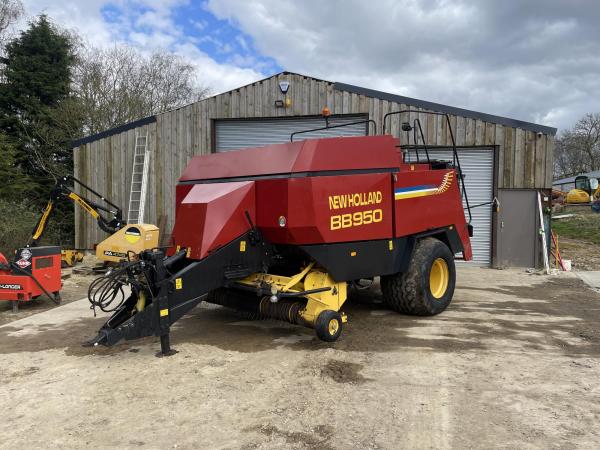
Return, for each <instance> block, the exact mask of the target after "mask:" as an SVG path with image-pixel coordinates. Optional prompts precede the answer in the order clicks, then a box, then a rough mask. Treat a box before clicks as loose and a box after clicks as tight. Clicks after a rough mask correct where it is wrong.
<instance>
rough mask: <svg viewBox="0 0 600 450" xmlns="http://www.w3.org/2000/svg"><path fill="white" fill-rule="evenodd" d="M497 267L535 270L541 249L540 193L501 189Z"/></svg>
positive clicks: (526, 190) (528, 190) (527, 190)
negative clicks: (539, 244)
mask: <svg viewBox="0 0 600 450" xmlns="http://www.w3.org/2000/svg"><path fill="white" fill-rule="evenodd" d="M498 199H499V200H500V214H499V216H498V241H497V245H498V247H497V255H498V258H497V264H496V265H497V266H500V267H502V266H509V267H535V266H536V251H537V248H538V244H537V241H538V240H539V236H538V233H537V231H538V220H537V215H538V205H537V191H535V190H532V189H500V190H499V191H498Z"/></svg>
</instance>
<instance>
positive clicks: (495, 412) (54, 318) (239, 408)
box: [0, 267, 600, 449]
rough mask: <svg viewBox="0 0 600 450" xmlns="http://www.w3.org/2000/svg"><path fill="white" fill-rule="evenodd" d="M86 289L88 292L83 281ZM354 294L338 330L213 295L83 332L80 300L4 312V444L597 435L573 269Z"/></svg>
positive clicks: (597, 398) (524, 439) (547, 440)
mask: <svg viewBox="0 0 600 450" xmlns="http://www.w3.org/2000/svg"><path fill="white" fill-rule="evenodd" d="M82 296H83V292H82ZM379 298H380V297H379V293H378V292H377V288H373V289H372V290H371V291H367V292H360V293H356V292H353V293H352V294H351V301H350V303H349V304H348V305H347V307H346V308H345V311H346V312H347V313H348V316H349V320H350V323H349V324H348V326H347V327H346V328H345V330H344V334H343V336H342V337H341V338H340V340H339V341H338V342H336V343H334V344H332V345H331V344H325V343H322V342H320V341H318V340H316V338H315V337H314V334H313V331H312V330H309V329H305V328H300V327H295V326H291V325H287V324H283V323H279V322H273V321H258V322H244V321H239V319H238V318H237V316H236V314H235V313H234V312H232V311H229V310H227V309H225V308H220V307H211V306H204V305H202V306H201V307H199V308H197V309H195V310H194V311H193V312H192V313H191V314H189V315H188V316H186V317H185V318H184V319H182V320H180V321H179V322H178V323H177V324H176V326H175V327H174V328H173V332H172V334H171V338H172V345H173V347H174V348H176V349H177V350H178V351H179V353H177V354H176V355H174V356H171V357H168V358H156V357H155V356H154V355H155V353H156V352H157V350H158V349H159V343H158V342H157V340H156V339H153V338H149V339H144V340H140V341H135V342H129V343H123V344H120V345H117V346H115V347H112V348H109V349H106V348H95V349H86V348H82V347H80V345H79V343H80V342H81V341H82V340H84V339H85V338H87V337H90V336H92V335H93V334H94V332H95V330H96V329H97V328H98V327H99V326H100V324H101V323H102V320H103V319H102V318H93V317H91V312H90V311H89V309H88V305H87V303H86V302H85V301H81V302H73V303H70V304H68V305H65V306H61V307H59V308H53V309H51V310H48V311H45V312H42V313H40V314H36V315H33V316H30V317H27V318H24V319H21V320H18V321H14V322H12V323H9V324H6V325H4V326H1V327H0V377H1V378H2V384H1V385H0V386H1V387H0V404H1V405H2V406H3V410H4V416H5V418H4V420H3V421H2V422H1V424H0V436H1V438H0V447H1V448H7V449H15V448H27V449H29V448H49V447H51V448H78V449H79V448H83V447H89V448H110V447H118V448H161V449H163V448H186V449H187V448H190V449H192V448H243V449H267V448H268V449H271V448H313V449H332V448H342V449H343V448H362V449H366V448H390V449H392V448H393V449H396V448H461V449H462V448H498V447H501V448H519V449H521V448H590V449H592V448H598V447H599V446H600V428H599V427H598V423H600V387H599V386H598V379H599V375H600V330H599V328H598V323H599V321H600V294H597V293H595V292H593V291H591V290H589V289H587V288H586V287H585V286H584V285H583V283H582V282H581V281H580V280H579V279H577V278H574V276H573V275H570V274H562V275H560V276H552V277H544V276H539V275H530V274H527V273H525V272H523V271H517V270H504V271H499V270H492V269H480V268H465V267H461V268H460V269H459V273H458V289H457V291H456V294H455V300H454V301H453V303H452V305H451V306H450V308H449V309H448V310H447V311H446V312H444V313H442V314H441V315H439V316H436V317H430V318H414V317H407V316H402V315H398V314H396V313H393V312H391V311H388V310H387V309H385V307H384V306H383V305H381V303H379Z"/></svg>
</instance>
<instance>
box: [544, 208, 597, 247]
mask: <svg viewBox="0 0 600 450" xmlns="http://www.w3.org/2000/svg"><path fill="white" fill-rule="evenodd" d="M552 231H554V232H555V233H556V234H558V236H559V239H560V237H566V238H569V239H578V240H580V241H586V242H590V243H592V244H597V245H600V214H586V215H575V216H573V217H569V218H568V219H559V220H553V221H552Z"/></svg>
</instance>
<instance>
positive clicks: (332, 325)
mask: <svg viewBox="0 0 600 450" xmlns="http://www.w3.org/2000/svg"><path fill="white" fill-rule="evenodd" d="M328 328H329V334H330V335H332V336H335V333H337V332H338V330H339V328H340V324H339V323H338V321H337V320H336V319H331V320H330V321H329V326H328Z"/></svg>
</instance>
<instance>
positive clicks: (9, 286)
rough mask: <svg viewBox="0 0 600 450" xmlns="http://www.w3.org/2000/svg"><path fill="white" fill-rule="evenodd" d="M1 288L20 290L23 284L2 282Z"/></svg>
mask: <svg viewBox="0 0 600 450" xmlns="http://www.w3.org/2000/svg"><path fill="white" fill-rule="evenodd" d="M0 289H10V290H11V291H20V290H22V289H23V286H21V285H20V284H9V283H3V284H0Z"/></svg>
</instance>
